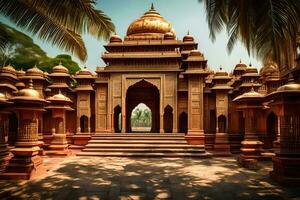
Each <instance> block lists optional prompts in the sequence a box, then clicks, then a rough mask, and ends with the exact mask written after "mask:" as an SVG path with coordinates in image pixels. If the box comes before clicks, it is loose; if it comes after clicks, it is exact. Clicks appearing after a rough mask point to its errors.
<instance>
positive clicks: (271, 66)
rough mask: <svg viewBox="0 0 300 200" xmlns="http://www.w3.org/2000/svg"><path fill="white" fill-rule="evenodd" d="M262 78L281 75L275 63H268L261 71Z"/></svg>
mask: <svg viewBox="0 0 300 200" xmlns="http://www.w3.org/2000/svg"><path fill="white" fill-rule="evenodd" d="M259 73H260V75H262V76H270V75H275V76H277V75H279V70H278V66H277V65H276V63H274V62H267V63H266V64H265V65H264V66H263V67H262V68H261V69H260V71H259Z"/></svg>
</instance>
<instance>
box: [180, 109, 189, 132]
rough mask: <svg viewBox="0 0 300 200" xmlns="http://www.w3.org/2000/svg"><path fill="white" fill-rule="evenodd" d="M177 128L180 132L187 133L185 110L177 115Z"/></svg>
mask: <svg viewBox="0 0 300 200" xmlns="http://www.w3.org/2000/svg"><path fill="white" fill-rule="evenodd" d="M178 130H179V132H180V133H187V131H188V115H187V113H186V112H182V113H180V115H179V124H178Z"/></svg>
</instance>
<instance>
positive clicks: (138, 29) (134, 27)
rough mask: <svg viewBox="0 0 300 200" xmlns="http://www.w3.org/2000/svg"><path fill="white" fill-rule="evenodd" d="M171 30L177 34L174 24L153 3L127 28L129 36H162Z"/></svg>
mask: <svg viewBox="0 0 300 200" xmlns="http://www.w3.org/2000/svg"><path fill="white" fill-rule="evenodd" d="M168 32H171V33H173V35H174V36H175V35H176V34H175V31H174V29H173V27H172V25H171V24H170V23H169V22H168V21H167V20H165V19H164V18H163V17H162V16H161V15H160V14H159V13H158V12H157V11H156V10H155V9H154V6H153V4H152V5H151V8H150V10H149V11H147V12H145V14H144V15H143V16H141V17H140V18H139V19H137V20H135V21H134V22H132V23H131V24H130V25H129V27H128V29H127V36H140V35H146V36H161V37H163V36H164V34H166V33H168Z"/></svg>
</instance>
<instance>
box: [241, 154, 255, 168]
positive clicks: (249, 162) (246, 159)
mask: <svg viewBox="0 0 300 200" xmlns="http://www.w3.org/2000/svg"><path fill="white" fill-rule="evenodd" d="M238 163H239V165H240V166H242V167H244V168H247V169H253V170H257V169H258V164H257V157H251V156H245V155H240V156H239V157H238Z"/></svg>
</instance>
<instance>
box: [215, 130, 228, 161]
mask: <svg viewBox="0 0 300 200" xmlns="http://www.w3.org/2000/svg"><path fill="white" fill-rule="evenodd" d="M213 154H214V155H216V156H230V155H231V152H230V144H229V143H228V134H227V133H216V138H215V144H214V153H213Z"/></svg>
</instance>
